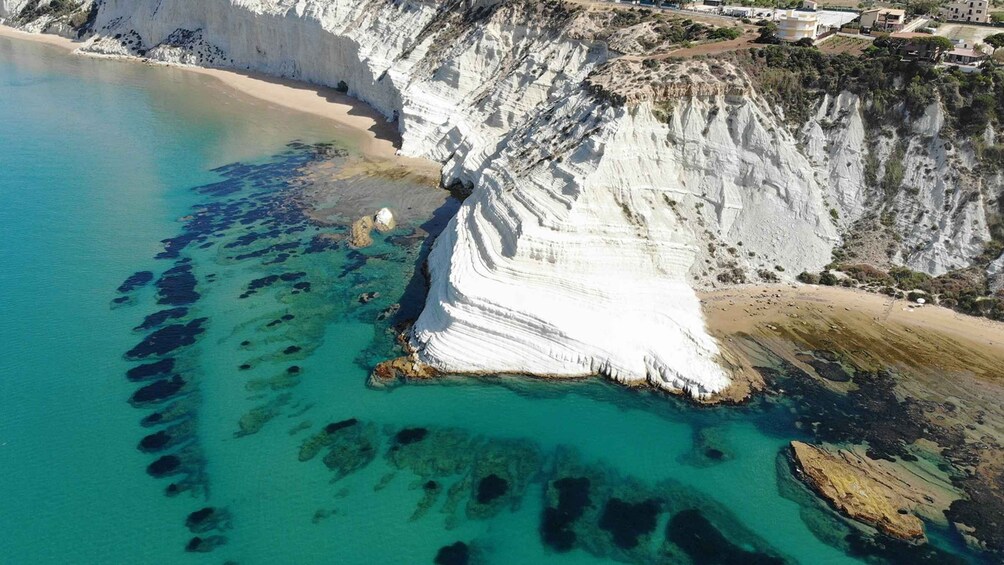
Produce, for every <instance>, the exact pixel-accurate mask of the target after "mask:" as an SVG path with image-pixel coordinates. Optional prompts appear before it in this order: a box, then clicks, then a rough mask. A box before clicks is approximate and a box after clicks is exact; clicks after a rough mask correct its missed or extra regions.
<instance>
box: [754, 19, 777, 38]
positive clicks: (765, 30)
mask: <svg viewBox="0 0 1004 565" xmlns="http://www.w3.org/2000/svg"><path fill="white" fill-rule="evenodd" d="M776 34H777V24H775V23H774V22H769V23H768V24H767V25H765V26H763V27H761V28H760V37H758V38H757V40H756V42H757V43H777V38H776V37H775V35H776Z"/></svg>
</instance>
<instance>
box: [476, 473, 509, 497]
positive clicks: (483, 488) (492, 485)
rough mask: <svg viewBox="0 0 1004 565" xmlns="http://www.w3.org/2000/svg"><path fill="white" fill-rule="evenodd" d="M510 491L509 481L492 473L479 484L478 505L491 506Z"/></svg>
mask: <svg viewBox="0 0 1004 565" xmlns="http://www.w3.org/2000/svg"><path fill="white" fill-rule="evenodd" d="M508 491H509V481H507V480H505V479H503V478H502V477H500V476H498V475H496V474H494V473H492V474H491V475H488V476H487V477H485V478H483V479H481V480H480V481H479V482H478V493H477V501H478V504H489V503H491V502H492V501H493V500H495V499H497V498H498V497H500V496H502V495H504V494H505V493H506V492H508Z"/></svg>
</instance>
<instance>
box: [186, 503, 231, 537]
mask: <svg viewBox="0 0 1004 565" xmlns="http://www.w3.org/2000/svg"><path fill="white" fill-rule="evenodd" d="M229 521H230V513H229V512H227V511H226V510H224V509H222V508H214V507H212V506H206V507H205V508H200V509H199V510H196V511H195V512H192V513H191V514H189V515H188V518H186V519H185V527H186V528H188V530H189V531H190V532H192V533H193V534H204V533H206V532H211V531H213V530H224V529H226V528H227V527H229Z"/></svg>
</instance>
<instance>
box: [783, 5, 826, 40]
mask: <svg viewBox="0 0 1004 565" xmlns="http://www.w3.org/2000/svg"><path fill="white" fill-rule="evenodd" d="M818 27H819V20H818V18H817V17H816V13H815V12H802V11H799V10H786V11H785V12H783V13H782V14H781V17H780V19H778V21H777V37H778V38H779V39H781V40H782V41H788V42H791V43H794V42H796V41H798V40H799V39H805V38H809V39H815V37H816V30H817V28H818Z"/></svg>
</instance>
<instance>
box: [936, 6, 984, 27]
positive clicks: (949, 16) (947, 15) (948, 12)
mask: <svg viewBox="0 0 1004 565" xmlns="http://www.w3.org/2000/svg"><path fill="white" fill-rule="evenodd" d="M938 16H939V17H941V19H943V20H947V21H950V22H972V23H977V24H986V23H990V2H989V0H972V1H966V2H952V3H951V4H948V5H947V6H942V7H941V9H939V10H938Z"/></svg>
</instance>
